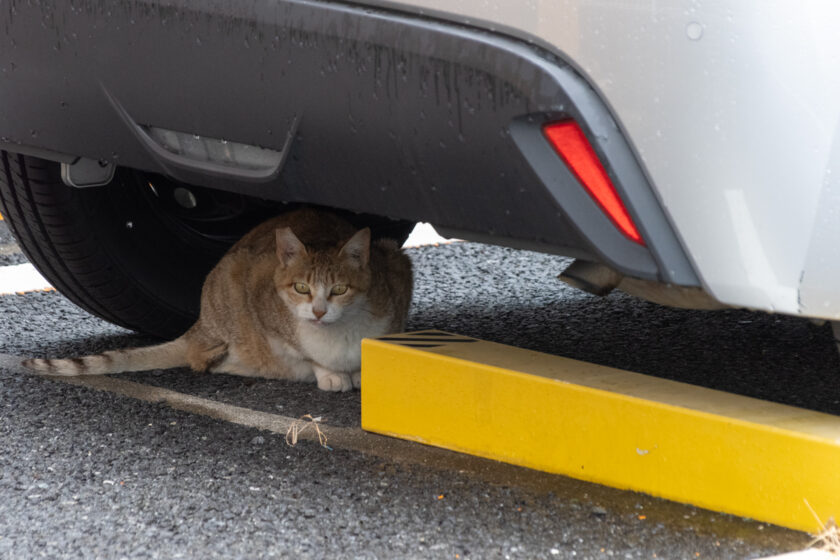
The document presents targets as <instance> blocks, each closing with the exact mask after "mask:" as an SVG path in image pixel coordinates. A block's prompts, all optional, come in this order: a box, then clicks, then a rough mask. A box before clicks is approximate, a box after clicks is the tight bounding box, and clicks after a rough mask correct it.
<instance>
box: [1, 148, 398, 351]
mask: <svg viewBox="0 0 840 560" xmlns="http://www.w3.org/2000/svg"><path fill="white" fill-rule="evenodd" d="M184 189H189V194H188V195H187V197H186V198H188V199H190V200H192V201H193V202H195V199H196V197H197V198H198V200H199V201H200V203H199V204H198V209H200V210H202V211H203V212H204V213H203V214H202V213H199V215H198V216H196V214H195V213H196V211H197V210H195V209H192V208H185V207H184V206H182V205H179V204H176V203H175V202H174V200H176V199H179V198H180V199H181V200H183V199H184V198H185V197H184V196H183V194H184ZM176 191H180V196H179V193H178V192H176ZM206 208H209V209H210V210H209V211H207V210H203V209H206ZM289 208H290V207H289V206H287V205H283V204H281V203H278V202H271V201H264V200H258V199H253V198H249V197H244V196H242V195H237V194H234V193H225V192H221V191H213V190H210V189H202V188H201V187H195V186H190V185H184V184H181V183H177V182H174V181H172V180H170V179H167V178H165V177H162V176H159V175H154V174H147V173H143V172H140V171H134V170H131V169H125V168H118V169H117V172H116V174H115V176H114V179H113V180H112V181H111V183H110V184H108V185H106V186H102V187H88V188H73V187H68V186H66V185H65V184H64V183H63V182H62V181H61V170H60V165H59V164H57V163H54V162H51V161H47V160H43V159H39V158H35V157H30V156H23V155H20V154H14V153H9V152H0V213H2V215H3V216H4V217H5V218H6V220H7V221H8V223H9V225H10V226H11V229H12V233H13V234H14V235H15V237H16V239H17V241H18V243H19V244H20V247H21V249H22V250H23V252H24V254H25V255H26V256H27V257H28V258H29V260H30V261H31V262H32V264H33V265H34V266H35V268H37V269H38V271H39V272H40V273H41V274H42V275H43V276H44V277H45V278H46V279H47V280H48V281H49V282H50V283H51V284H52V285H53V286H55V288H56V289H57V290H58V291H59V292H61V293H62V294H63V295H65V296H66V297H67V298H68V299H70V300H71V301H72V302H73V303H75V304H76V305H78V306H79V307H81V308H82V309H85V310H87V311H89V312H90V313H92V314H94V315H97V316H99V317H101V318H103V319H105V320H106V321H110V322H112V323H114V324H117V325H120V326H123V327H125V328H128V329H131V330H135V331H138V332H141V333H144V334H148V335H152V336H156V337H161V338H174V337H177V336H179V335H180V334H182V333H183V332H184V331H185V330H186V329H188V328H189V327H190V326H191V325H192V324H193V322H194V321H195V320H196V318H197V317H198V310H199V301H200V294H201V287H202V285H203V283H204V279H205V277H206V276H207V273H208V272H209V271H210V270H211V269H212V267H213V266H214V265H215V264H216V263H217V262H218V261H219V259H220V258H221V257H222V255H224V253H225V251H227V249H228V248H229V247H230V246H231V245H232V244H233V243H234V242H235V241H236V240H237V239H238V238H239V237H241V236H242V235H244V234H245V233H246V232H247V231H249V230H250V229H251V228H252V227H253V226H255V225H256V224H258V223H260V222H261V221H263V220H265V219H267V218H269V217H271V216H274V215H277V214H278V213H280V212H282V211H284V210H285V209H289ZM346 216H347V217H348V218H349V219H351V220H352V221H353V222H354V223H356V224H357V225H359V227H361V226H364V225H369V226H371V228H372V230H373V234H374V237H392V238H395V239H397V240H398V241H400V242H403V241H405V238H406V237H408V234H409V233H410V232H411V229H412V227H413V225H414V224H412V223H409V222H404V221H394V220H389V219H387V218H382V217H377V216H369V215H358V214H346Z"/></svg>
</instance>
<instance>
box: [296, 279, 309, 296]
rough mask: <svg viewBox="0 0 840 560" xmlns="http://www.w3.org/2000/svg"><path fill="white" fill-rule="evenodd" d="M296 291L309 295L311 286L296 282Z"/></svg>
mask: <svg viewBox="0 0 840 560" xmlns="http://www.w3.org/2000/svg"><path fill="white" fill-rule="evenodd" d="M295 291H296V292H297V293H299V294H308V293H309V291H310V290H309V286H308V285H307V284H304V283H303V282H295Z"/></svg>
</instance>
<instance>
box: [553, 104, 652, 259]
mask: <svg viewBox="0 0 840 560" xmlns="http://www.w3.org/2000/svg"><path fill="white" fill-rule="evenodd" d="M543 133H544V134H545V136H546V138H548V141H549V142H551V145H552V146H554V149H555V150H557V153H558V154H560V157H561V158H563V161H564V162H565V163H566V166H568V168H569V169H570V170H571V171H572V173H574V175H575V177H577V179H578V181H580V183H581V184H582V185H583V186H584V188H586V190H587V192H589V194H590V196H592V198H594V199H595V202H597V203H598V205H599V206H600V207H601V209H602V210H603V211H604V213H605V214H606V215H607V216H608V217H609V218H610V220H612V222H613V223H614V224H615V226H616V227H617V228H618V229H619V231H621V233H623V234H624V235H626V236H627V237H629V238H630V239H632V240H633V241H635V242H636V243H638V244H639V245H644V244H645V242H644V241H643V240H642V236H641V235H640V234H639V230H638V229H636V225H635V224H634V223H633V220H632V219H631V218H630V214H628V213H627V208H625V206H624V203H623V202H621V199H620V198H619V197H618V193H617V192H616V190H615V187H614V186H613V184H612V181H610V177H609V175H607V172H606V170H605V169H604V166H603V165H601V162H600V160H598V156H597V155H596V154H595V150H593V149H592V146H591V145H590V144H589V141H588V140H587V139H586V136H584V134H583V131H582V130H581V129H580V127H579V126H578V124H577V123H576V122H574V121H563V122H557V123H550V124H547V125H545V126H543Z"/></svg>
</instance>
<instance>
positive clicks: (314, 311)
mask: <svg viewBox="0 0 840 560" xmlns="http://www.w3.org/2000/svg"><path fill="white" fill-rule="evenodd" d="M312 314H313V315H315V317H316V318H318V319H320V318H321V317H323V316H324V315H326V314H327V310H326V309H315V308H314V307H313V308H312Z"/></svg>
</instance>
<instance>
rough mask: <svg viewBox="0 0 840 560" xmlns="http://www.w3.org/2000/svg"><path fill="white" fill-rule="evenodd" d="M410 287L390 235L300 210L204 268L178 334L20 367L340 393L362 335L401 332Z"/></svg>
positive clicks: (348, 381)
mask: <svg viewBox="0 0 840 560" xmlns="http://www.w3.org/2000/svg"><path fill="white" fill-rule="evenodd" d="M411 291H412V271H411V261H410V260H409V259H408V257H407V256H406V255H405V254H403V252H402V251H401V249H400V248H399V246H398V245H397V244H396V243H395V242H393V241H391V240H378V241H373V242H371V237H370V230H369V229H368V228H365V229H362V230H360V231H356V228H354V227H353V226H352V225H350V223H349V222H347V221H346V220H344V219H343V218H340V217H338V216H336V215H334V214H331V213H328V212H325V211H320V210H314V209H301V210H296V211H293V212H290V213H287V214H284V215H281V216H278V217H276V218H273V219H271V220H269V221H267V222H265V223H263V224H261V225H259V226H257V227H256V228H255V229H253V230H252V231H251V232H249V233H248V234H246V235H245V236H244V237H243V238H242V239H241V240H240V241H239V242H237V243H236V244H235V245H234V246H233V247H231V249H230V250H229V251H228V252H227V253H226V254H225V256H224V257H222V259H221V261H219V263H218V264H217V265H216V267H215V268H214V269H213V270H212V271H211V272H210V274H209V275H208V276H207V280H206V281H205V283H204V288H203V290H202V293H201V312H200V315H199V319H198V321H197V322H196V323H195V325H193V327H192V328H190V329H189V330H188V331H187V332H186V333H185V334H183V335H182V336H181V337H180V338H177V339H175V340H173V341H171V342H166V343H163V344H159V345H156V346H149V347H144V348H129V349H124V350H113V351H108V352H104V353H102V354H97V355H92V356H85V357H82V358H69V359H39V358H33V359H28V360H25V361H24V362H23V365H24V366H26V367H27V368H30V369H33V370H36V371H39V372H42V373H46V374H50V375H68V376H73V375H98V374H106V373H118V372H123V371H144V370H150V369H162V368H173V367H181V366H189V367H190V368H192V369H193V370H196V371H209V372H213V373H231V374H235V375H245V376H256V377H268V378H281V379H290V380H297V381H312V380H315V381H317V383H318V388H319V389H323V390H325V391H348V390H350V389H351V388H353V387H359V386H360V383H361V373H360V369H361V340H362V338H364V337H377V336H382V335H385V334H389V333H394V332H399V331H401V330H403V328H404V326H405V320H406V316H407V314H408V306H409V302H410V300H411Z"/></svg>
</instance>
